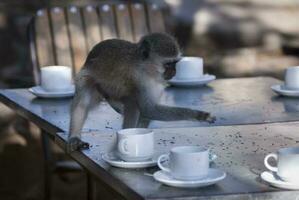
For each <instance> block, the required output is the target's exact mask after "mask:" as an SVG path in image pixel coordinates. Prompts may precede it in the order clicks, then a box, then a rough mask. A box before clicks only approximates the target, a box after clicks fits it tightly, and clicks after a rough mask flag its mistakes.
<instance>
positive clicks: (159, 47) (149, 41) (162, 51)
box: [138, 33, 181, 80]
mask: <svg viewBox="0 0 299 200" xmlns="http://www.w3.org/2000/svg"><path fill="white" fill-rule="evenodd" d="M138 51H139V53H140V55H141V57H142V59H143V60H150V61H154V62H156V63H159V64H160V65H162V66H163V67H164V72H163V77H164V79H166V80H168V79H171V78H172V77H173V76H174V75H175V72H176V71H175V64H176V63H177V62H178V61H179V60H180V59H181V52H180V48H179V45H178V43H177V41H176V40H175V39H174V38H173V37H171V36H170V35H167V34H164V33H152V34H149V35H146V36H144V37H142V38H141V40H140V41H139V43H138Z"/></svg>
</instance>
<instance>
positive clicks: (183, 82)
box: [168, 74, 216, 86]
mask: <svg viewBox="0 0 299 200" xmlns="http://www.w3.org/2000/svg"><path fill="white" fill-rule="evenodd" d="M215 79H216V77H215V76H214V75H210V74H205V75H203V76H201V77H200V78H196V79H177V78H176V77H173V78H172V79H170V80H169V81H168V83H170V84H171V85H174V86H201V85H206V84H208V83H209V82H211V81H213V80H215Z"/></svg>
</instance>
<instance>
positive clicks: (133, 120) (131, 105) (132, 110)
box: [123, 100, 140, 128]
mask: <svg viewBox="0 0 299 200" xmlns="http://www.w3.org/2000/svg"><path fill="white" fill-rule="evenodd" d="M139 115H140V111H139V108H138V106H137V104H136V102H135V101H129V100H128V101H126V102H125V104H124V121H123V128H136V127H137V123H138V119H139Z"/></svg>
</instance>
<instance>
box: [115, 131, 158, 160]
mask: <svg viewBox="0 0 299 200" xmlns="http://www.w3.org/2000/svg"><path fill="white" fill-rule="evenodd" d="M117 140H118V142H117V151H118V155H119V156H120V158H121V159H123V160H125V161H133V162H134V161H143V160H148V159H151V158H152V157H153V155H154V132H153V131H152V130H150V129H145V128H130V129H123V130H120V131H118V132H117Z"/></svg>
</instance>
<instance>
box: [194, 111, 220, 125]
mask: <svg viewBox="0 0 299 200" xmlns="http://www.w3.org/2000/svg"><path fill="white" fill-rule="evenodd" d="M196 119H197V120H199V121H206V122H208V123H210V124H212V123H214V122H215V121H216V117H215V116H211V114H210V113H208V112H200V113H198V116H197V118H196Z"/></svg>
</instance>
